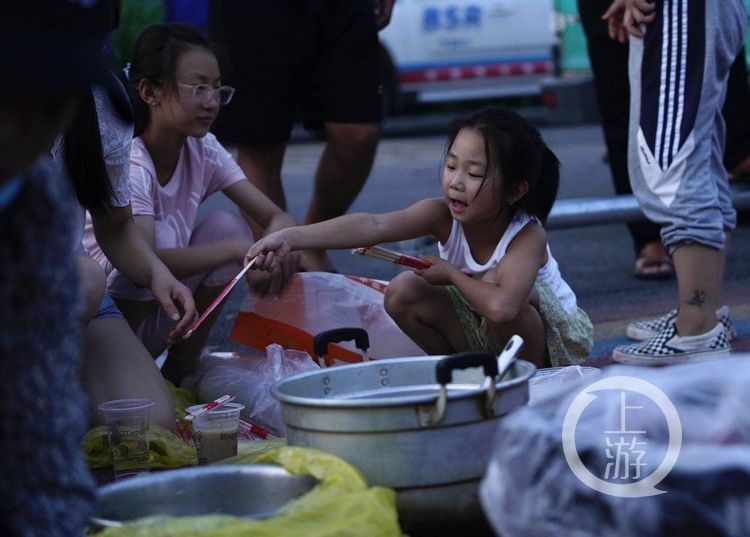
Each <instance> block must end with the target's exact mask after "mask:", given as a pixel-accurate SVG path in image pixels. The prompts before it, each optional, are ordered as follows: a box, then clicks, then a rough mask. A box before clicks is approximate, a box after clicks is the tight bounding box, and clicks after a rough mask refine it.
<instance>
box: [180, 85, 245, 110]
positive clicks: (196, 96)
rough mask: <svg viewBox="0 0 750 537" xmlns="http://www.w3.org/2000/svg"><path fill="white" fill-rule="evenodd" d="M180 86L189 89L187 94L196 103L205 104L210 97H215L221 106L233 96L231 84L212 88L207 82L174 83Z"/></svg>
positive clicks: (227, 102)
mask: <svg viewBox="0 0 750 537" xmlns="http://www.w3.org/2000/svg"><path fill="white" fill-rule="evenodd" d="M176 85H177V86H179V87H180V88H185V89H191V90H193V91H192V93H189V95H190V96H191V98H192V101H193V102H194V103H196V104H206V103H208V102H209V101H211V99H216V100H217V101H218V103H219V104H220V105H221V106H224V105H225V104H229V102H230V101H231V100H232V97H234V88H233V87H232V86H220V87H218V88H213V87H211V86H209V85H208V84H181V83H179V82H177V83H176Z"/></svg>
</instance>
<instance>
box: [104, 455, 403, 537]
mask: <svg viewBox="0 0 750 537" xmlns="http://www.w3.org/2000/svg"><path fill="white" fill-rule="evenodd" d="M248 449H252V451H247V452H245V453H241V454H240V455H238V456H237V457H235V458H234V459H229V460H227V461H222V464H227V463H230V464H231V463H235V464H253V463H259V464H278V465H281V466H283V467H284V468H286V469H287V470H288V471H290V472H291V473H294V474H302V475H312V476H314V477H315V478H317V479H318V480H319V481H320V482H319V484H318V485H317V486H316V487H315V488H313V489H312V490H311V491H310V492H308V493H307V494H305V495H303V496H301V497H299V498H297V499H296V500H293V501H291V502H289V503H288V504H287V505H286V506H284V507H283V508H282V509H281V510H280V511H279V512H278V513H277V514H276V515H274V516H272V517H269V518H267V519H264V520H249V519H243V518H239V517H233V516H226V515H207V516H196V517H179V518H177V517H149V518H144V519H141V520H138V521H135V522H132V523H129V524H125V525H124V526H123V527H122V528H109V529H106V530H104V531H103V532H101V533H100V534H99V535H101V536H102V537H125V536H128V537H140V536H144V537H145V536H148V537H170V536H175V537H176V536H180V537H183V536H184V537H209V536H210V537H215V536H223V537H242V536H246V535H252V536H253V537H278V536H280V535H283V536H285V537H295V536H299V537H324V536H325V537H330V536H337V537H361V536H368V537H400V536H401V535H402V533H401V529H400V527H399V524H398V515H397V512H396V493H395V492H394V491H393V490H391V489H387V488H383V487H370V488H368V487H367V483H366V482H365V480H364V479H363V477H362V475H361V474H360V473H359V472H358V471H357V470H356V469H355V468H354V467H353V466H351V465H350V464H348V463H347V462H345V461H343V460H341V459H339V458H337V457H334V456H333V455H329V454H327V453H322V452H320V451H316V450H313V449H306V448H299V447H278V441H274V442H268V443H266V442H262V441H261V442H250V443H249V444H248Z"/></svg>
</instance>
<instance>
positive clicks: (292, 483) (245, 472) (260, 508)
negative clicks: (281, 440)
mask: <svg viewBox="0 0 750 537" xmlns="http://www.w3.org/2000/svg"><path fill="white" fill-rule="evenodd" d="M317 483H318V481H317V480H316V479H315V478H313V477H310V476H302V475H294V474H290V473H289V472H287V471H286V470H285V469H284V468H281V467H279V466H273V465H263V464H257V465H251V466H238V465H227V466H206V467H200V468H184V469H180V470H171V471H166V472H155V473H151V474H145V475H142V476H138V477H133V478H131V479H126V480H123V481H117V482H114V483H110V484H108V485H105V486H103V487H101V488H100V489H99V491H98V493H97V497H98V503H99V506H98V516H97V517H95V518H93V519H92V522H93V524H94V526H98V527H113V526H120V525H122V523H123V522H128V521H132V520H135V519H138V518H143V517H147V516H154V515H163V516H196V515H210V514H211V515H213V514H225V515H235V516H241V517H249V518H265V517H268V516H270V515H272V514H273V513H274V512H275V511H277V510H278V509H280V508H281V507H283V506H284V505H285V504H286V503H287V502H289V501H291V500H293V499H295V498H298V497H300V496H302V495H303V494H305V493H306V492H308V491H309V490H311V489H312V488H313V487H314V486H315V485H316V484H317Z"/></svg>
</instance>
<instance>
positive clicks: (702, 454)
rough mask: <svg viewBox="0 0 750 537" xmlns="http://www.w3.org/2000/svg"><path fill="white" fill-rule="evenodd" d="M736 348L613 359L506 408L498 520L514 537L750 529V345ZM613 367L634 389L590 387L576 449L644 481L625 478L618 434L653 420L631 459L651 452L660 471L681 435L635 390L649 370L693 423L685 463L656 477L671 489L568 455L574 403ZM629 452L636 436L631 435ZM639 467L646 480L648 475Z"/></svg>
mask: <svg viewBox="0 0 750 537" xmlns="http://www.w3.org/2000/svg"><path fill="white" fill-rule="evenodd" d="M734 356H735V357H733V358H728V359H724V360H715V361H711V362H708V363H702V364H692V365H681V366H670V367H665V368H658V369H657V368H647V367H625V366H612V367H608V368H606V369H605V370H603V373H602V375H601V377H596V378H593V379H584V380H582V381H581V382H578V383H574V384H572V385H569V387H568V389H567V390H566V389H560V390H557V391H555V393H552V394H549V395H547V396H545V397H544V398H542V399H540V400H539V401H537V403H536V404H535V405H534V406H525V407H523V408H521V409H519V410H517V411H515V412H513V413H511V414H510V415H508V416H507V417H505V418H504V419H503V420H501V424H500V427H499V430H498V434H497V436H496V439H495V445H494V447H493V454H492V458H491V460H490V464H489V466H488V469H487V473H486V474H485V477H484V479H483V481H482V485H481V488H480V497H481V500H482V506H483V508H484V511H485V514H486V515H487V518H488V519H489V520H490V522H491V523H492V525H493V527H494V529H495V530H496V531H497V532H498V533H499V534H501V535H503V537H514V536H522V537H547V536H550V537H551V536H555V537H556V536H559V535H572V536H591V537H594V536H600V535H608V536H617V537H625V536H627V537H630V536H633V537H636V536H642V535H750V516H748V513H750V509H748V506H750V418H749V417H748V412H747V409H748V408H750V389H748V386H750V355H745V356H740V355H734ZM612 377H625V382H627V383H628V384H627V385H628V386H630V388H626V389H624V390H623V389H596V390H595V391H593V392H587V394H586V396H587V397H593V399H590V400H589V402H588V403H587V404H588V406H586V407H585V410H584V411H583V412H582V413H581V414H580V416H579V417H578V420H577V422H576V426H575V451H576V452H577V453H578V455H579V457H580V460H581V461H583V463H584V465H585V467H586V468H588V469H589V470H590V471H591V473H592V474H594V475H595V476H596V477H598V478H600V479H603V478H604V477H606V469H607V467H608V466H609V469H610V470H613V472H612V473H611V474H610V479H609V481H608V482H616V483H617V484H618V485H619V484H622V483H626V484H627V483H630V482H632V481H633V480H632V479H631V481H621V480H617V481H614V480H613V478H614V477H615V476H614V471H616V470H614V469H615V467H614V465H613V462H614V461H615V460H616V457H615V455H616V454H617V453H618V452H617V450H616V449H614V447H613V445H612V444H611V443H607V441H606V440H607V439H610V440H617V439H618V438H620V437H624V438H626V443H627V442H628V440H629V436H630V433H631V432H632V431H635V432H638V433H639V434H641V432H643V431H645V433H643V434H641V436H638V440H639V441H642V442H644V443H643V444H640V445H639V446H638V447H637V448H636V449H638V450H641V451H643V452H644V456H643V458H642V459H641V460H640V461H639V460H638V459H636V458H635V456H636V453H638V452H637V451H632V452H631V453H630V454H631V455H632V457H631V458H629V459H627V460H628V461H629V462H630V463H633V462H639V463H640V462H645V463H647V464H646V466H645V467H644V469H643V476H648V475H649V474H651V473H652V472H654V471H655V470H656V468H658V467H659V466H660V465H661V463H662V461H663V460H664V459H665V456H666V453H667V450H668V446H669V445H670V439H672V438H674V437H675V435H673V434H671V433H670V430H669V423H668V421H667V419H666V417H665V416H666V413H665V412H664V411H663V410H661V409H660V407H659V406H658V405H657V404H654V403H653V401H652V400H651V399H650V397H644V396H640V395H639V394H638V393H636V392H635V391H634V390H633V389H632V387H633V386H634V385H635V384H636V382H638V383H639V382H640V381H646V382H648V383H649V384H651V385H653V386H656V387H657V388H658V389H659V390H661V391H662V392H663V393H664V394H665V395H666V397H667V399H668V400H669V401H670V402H671V404H672V405H673V406H674V408H675V409H676V411H677V415H678V416H679V422H680V423H681V431H682V435H681V442H680V450H679V455H678V457H677V459H676V463H675V464H674V466H673V467H672V468H671V470H669V472H668V473H667V474H666V476H665V477H664V478H663V480H661V481H660V482H659V483H658V484H657V485H655V488H656V489H657V490H659V491H665V493H662V494H657V495H653V496H644V497H638V498H630V497H622V496H618V495H611V494H605V493H603V492H600V491H597V490H595V489H594V488H591V487H589V486H588V485H585V484H584V483H583V482H582V481H581V480H579V478H578V477H576V474H575V473H574V472H573V470H572V469H571V466H570V465H569V464H568V461H567V460H566V456H565V451H564V449H563V442H562V439H563V437H562V431H563V422H564V420H565V416H566V414H567V413H568V410H569V409H570V408H571V403H573V401H574V400H575V399H576V396H577V395H578V394H579V393H580V392H581V390H582V389H583V388H584V387H586V386H588V385H590V384H592V383H593V382H599V381H604V380H605V379H609V378H612ZM633 379H638V380H633ZM623 393H625V399H624V402H625V404H626V409H625V410H627V412H626V413H625V414H623V404H622V403H623V395H622V394H623ZM578 401H580V399H579V400H578ZM623 416H625V417H623ZM623 420H624V421H625V423H623ZM673 421H674V420H673ZM621 429H624V430H625V431H624V432H623V433H621V432H620V431H621ZM609 433H617V434H614V435H611V434H609ZM625 433H627V434H625ZM608 449H609V451H608ZM626 451H630V447H628V446H624V449H623V453H624V452H626ZM672 452H673V453H674V451H672ZM620 455H622V453H621V454H620ZM620 460H621V461H624V460H626V459H624V458H620ZM622 467H623V468H624V467H625V465H624V464H623V465H622ZM631 471H632V472H633V473H631V476H630V478H636V479H635V481H638V480H640V479H641V478H643V476H636V475H635V473H634V469H633V468H631ZM620 490H621V489H620Z"/></svg>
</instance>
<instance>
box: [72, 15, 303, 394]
mask: <svg viewBox="0 0 750 537" xmlns="http://www.w3.org/2000/svg"><path fill="white" fill-rule="evenodd" d="M129 80H130V83H131V84H132V86H133V89H134V91H135V92H136V95H137V105H136V129H135V134H136V135H137V136H136V137H135V138H134V139H133V143H132V147H131V151H130V170H129V178H130V187H131V189H132V197H131V203H132V208H133V214H134V217H135V224H136V226H137V227H138V229H139V230H140V231H141V233H142V234H143V235H144V236H145V237H147V238H148V240H149V242H150V243H151V244H152V245H153V246H154V248H155V250H156V254H157V255H158V256H159V258H160V259H161V260H162V262H163V263H164V264H165V265H166V266H167V268H169V270H170V271H171V272H172V273H173V274H174V275H175V276H177V277H178V278H180V280H181V281H182V282H183V283H185V285H186V286H187V287H188V288H189V289H190V290H191V292H192V293H193V296H194V298H195V302H196V304H197V306H198V308H199V309H200V310H201V311H203V310H204V309H205V308H206V307H207V306H208V305H209V304H210V303H211V302H212V301H213V300H214V298H215V297H216V296H217V295H218V294H219V293H220V292H221V290H222V289H223V288H224V287H225V285H226V284H227V283H228V282H229V281H230V280H231V279H232V278H233V277H234V276H235V275H236V273H237V272H238V271H239V270H240V269H241V267H242V261H243V259H244V255H245V252H246V251H247V249H248V248H249V247H250V244H252V234H251V232H250V229H249V227H248V225H247V224H246V223H245V222H244V221H242V220H241V219H240V218H238V217H236V216H234V215H232V214H229V213H227V212H224V211H216V212H214V213H212V214H210V215H209V216H208V217H207V218H206V219H205V220H203V221H201V222H198V219H197V217H198V208H199V206H200V204H201V203H202V202H203V201H204V200H205V199H206V198H207V197H208V196H210V195H211V194H213V193H215V192H219V191H221V192H224V194H226V195H227V197H229V199H230V200H232V201H233V202H234V203H235V204H237V206H238V207H239V208H240V209H242V210H243V211H245V212H247V213H248V214H252V215H253V217H254V218H256V219H258V221H260V222H262V223H263V225H264V226H265V227H267V229H268V230H269V231H273V230H278V229H281V228H283V227H287V226H290V225H293V224H294V220H293V219H292V217H291V216H290V215H288V214H287V213H285V212H284V211H282V210H281V209H279V208H278V207H277V206H276V205H274V204H273V202H271V201H270V200H269V199H268V198H267V197H266V196H265V195H264V194H263V193H262V192H260V191H259V190H258V189H256V188H255V187H254V186H253V185H252V184H251V183H250V182H249V181H248V180H247V179H246V178H245V174H244V173H243V172H242V170H241V169H240V168H239V166H237V164H236V163H235V162H234V160H233V159H232V158H231V156H230V155H229V153H227V151H226V150H225V149H224V148H223V147H222V146H221V144H219V142H218V141H217V140H216V138H214V136H213V135H211V134H209V128H210V127H211V125H212V123H213V121H214V119H216V116H217V114H218V113H219V108H220V106H221V105H222V104H226V103H227V102H229V100H230V99H231V98H232V94H233V93H234V90H233V89H232V88H229V87H227V86H222V81H221V73H220V71H219V66H218V62H217V60H216V56H215V55H214V53H213V51H212V50H211V47H210V46H209V44H208V42H207V41H206V39H205V38H204V37H202V36H201V35H200V34H199V33H197V31H196V30H195V29H194V28H192V27H191V26H188V25H183V24H156V25H153V26H149V27H148V28H146V29H145V30H144V31H143V32H142V33H141V35H140V36H139V37H138V39H137V41H136V43H135V48H134V51H133V58H132V62H131V67H130V70H129ZM95 228H96V226H94V229H95ZM85 241H86V244H87V246H88V247H89V251H90V252H91V253H92V254H93V255H94V256H95V257H96V259H97V260H98V261H100V263H101V264H104V265H106V264H107V255H108V252H106V251H104V252H103V253H102V252H99V250H98V246H97V244H96V242H95V240H94V237H93V230H92V229H90V228H89V229H87V231H86V234H85ZM109 261H113V260H112V259H110V260H109ZM115 266H116V264H115ZM284 269H285V270H284V271H283V272H280V273H278V274H275V275H274V276H272V277H271V278H258V276H259V275H253V276H251V277H250V278H249V280H251V281H250V283H251V286H252V288H253V289H255V290H256V291H260V292H265V291H266V290H271V291H273V292H277V291H278V290H279V289H280V288H281V286H282V285H283V284H284V283H285V282H286V280H287V279H288V278H289V277H290V276H291V273H292V272H293V271H294V269H296V264H295V261H294V260H293V259H290V260H288V262H287V264H285V266H284ZM108 289H109V292H110V293H111V294H112V296H113V298H114V299H115V300H116V302H117V305H118V307H119V308H120V310H121V311H122V313H123V314H124V315H125V318H126V319H127V320H128V322H129V323H130V325H131V327H133V328H134V330H136V332H137V334H138V336H139V337H140V339H141V341H142V342H143V344H144V345H145V347H146V348H147V349H148V350H149V351H150V352H151V354H152V355H153V356H158V355H159V354H160V353H161V352H163V351H164V350H165V349H166V347H167V346H168V339H167V336H168V334H169V332H170V330H171V324H170V322H169V320H168V319H166V318H165V315H164V313H163V312H162V311H160V310H158V309H156V308H154V307H153V305H154V301H153V296H152V295H151V293H149V292H148V290H146V289H143V288H140V287H139V286H138V285H137V282H135V281H133V280H132V279H131V278H130V277H129V276H128V275H127V274H123V273H121V272H119V271H113V272H112V273H111V274H110V277H109V283H108ZM219 312H220V308H217V309H216V310H215V312H214V313H213V314H212V316H211V317H210V318H209V319H208V320H206V321H205V322H204V323H203V324H202V325H201V326H200V327H199V328H198V330H196V332H195V334H193V336H192V337H191V338H190V339H188V340H185V341H180V342H179V343H176V344H174V345H172V346H171V347H170V348H169V352H168V355H167V361H166V362H165V364H164V367H163V368H162V372H163V373H164V376H166V377H167V378H168V379H170V380H172V381H174V382H175V383H177V382H179V380H180V379H181V378H182V377H183V376H184V375H185V374H187V373H189V372H191V371H192V370H194V369H195V367H196V365H197V360H198V356H199V355H200V352H201V349H202V347H203V345H204V344H205V341H206V339H207V338H208V335H209V332H210V330H211V326H212V325H213V322H214V321H215V319H216V317H217V315H218V314H219Z"/></svg>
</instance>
